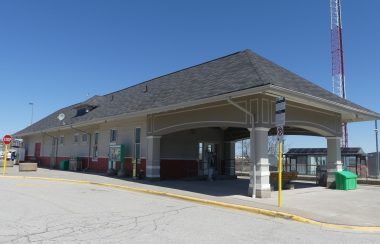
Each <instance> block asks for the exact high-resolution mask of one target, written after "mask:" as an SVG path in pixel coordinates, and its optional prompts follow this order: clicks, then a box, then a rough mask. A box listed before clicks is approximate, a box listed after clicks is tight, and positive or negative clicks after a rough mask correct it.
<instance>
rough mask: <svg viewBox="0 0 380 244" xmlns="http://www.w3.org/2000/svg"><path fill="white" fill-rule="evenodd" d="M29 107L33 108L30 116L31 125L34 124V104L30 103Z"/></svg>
mask: <svg viewBox="0 0 380 244" xmlns="http://www.w3.org/2000/svg"><path fill="white" fill-rule="evenodd" d="M29 105H30V106H32V114H31V116H30V124H33V107H34V103H33V102H30V103H29Z"/></svg>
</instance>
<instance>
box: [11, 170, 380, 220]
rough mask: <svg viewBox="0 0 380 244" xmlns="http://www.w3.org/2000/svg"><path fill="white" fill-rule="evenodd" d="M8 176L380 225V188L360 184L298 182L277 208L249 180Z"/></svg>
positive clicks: (45, 173)
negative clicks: (254, 193) (251, 193)
mask: <svg viewBox="0 0 380 244" xmlns="http://www.w3.org/2000/svg"><path fill="white" fill-rule="evenodd" d="M7 175H8V176H12V175H13V176H38V177H52V178H64V179H73V180H87V181H91V182H99V183H110V184H118V185H124V186H129V187H135V188H144V189H148V190H154V191H161V192H169V193H173V194H179V195H185V196H190V197H196V198H200V199H208V200H212V201H218V202H224V203H230V204H237V205H242V206H249V207H255V208H261V209H267V210H272V211H281V212H285V213H290V214H294V215H297V216H301V217H305V218H308V219H311V220H315V221H319V222H323V223H331V224H339V225H352V226H380V211H379V206H380V187H379V186H373V185H371V186H369V185H359V186H358V189H357V190H353V191H340V190H333V189H326V188H324V187H320V186H316V185H315V184H312V183H310V182H298V183H297V184H296V185H295V186H296V189H294V190H284V191H283V207H282V208H278V207H277V192H272V197H271V198H269V199H260V198H257V199H253V198H250V197H248V196H247V195H246V194H247V188H248V179H246V178H244V177H243V178H238V179H237V180H216V181H212V182H209V181H185V180H175V181H154V182H152V181H147V180H132V179H131V178H123V179H119V178H116V177H108V176H106V175H99V174H91V173H82V172H69V171H60V170H49V169H43V168H39V169H38V171H37V172H18V167H17V166H15V167H13V168H8V171H7Z"/></svg>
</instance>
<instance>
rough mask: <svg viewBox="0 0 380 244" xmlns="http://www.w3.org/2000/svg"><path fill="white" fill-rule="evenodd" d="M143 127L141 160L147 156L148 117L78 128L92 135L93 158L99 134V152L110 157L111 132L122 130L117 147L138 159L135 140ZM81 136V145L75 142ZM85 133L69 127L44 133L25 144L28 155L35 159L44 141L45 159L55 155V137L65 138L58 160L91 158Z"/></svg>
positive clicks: (59, 150)
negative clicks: (37, 144)
mask: <svg viewBox="0 0 380 244" xmlns="http://www.w3.org/2000/svg"><path fill="white" fill-rule="evenodd" d="M136 127H140V128H141V157H142V158H145V157H146V136H145V135H146V117H140V118H134V119H129V120H119V121H113V122H104V123H101V124H97V125H93V126H86V127H78V129H79V130H82V131H85V132H88V133H91V137H92V138H91V139H92V140H91V156H92V155H93V145H94V134H95V132H98V133H99V142H98V150H99V151H98V152H99V157H101V158H102V157H108V148H109V144H110V130H111V129H116V130H117V131H118V136H117V141H116V144H124V145H125V149H126V153H125V157H133V156H134V138H135V128H136ZM75 134H78V135H79V141H78V143H75V142H74V135H75ZM82 134H83V133H82V132H80V131H78V130H75V129H72V128H68V129H62V130H60V131H55V132H49V133H48V135H47V134H46V133H41V134H37V135H33V136H27V137H25V138H24V139H25V144H26V145H28V156H34V145H35V143H36V142H41V143H42V147H41V156H50V155H51V154H52V147H53V146H52V140H53V138H52V137H60V136H64V144H63V145H61V144H59V143H58V155H57V156H58V157H88V152H89V141H90V138H89V137H88V138H87V142H82Z"/></svg>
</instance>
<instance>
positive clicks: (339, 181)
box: [335, 171, 358, 190]
mask: <svg viewBox="0 0 380 244" xmlns="http://www.w3.org/2000/svg"><path fill="white" fill-rule="evenodd" d="M357 178H358V176H357V175H356V174H354V173H352V172H350V171H340V172H335V184H336V189H337V190H355V189H356V187H357Z"/></svg>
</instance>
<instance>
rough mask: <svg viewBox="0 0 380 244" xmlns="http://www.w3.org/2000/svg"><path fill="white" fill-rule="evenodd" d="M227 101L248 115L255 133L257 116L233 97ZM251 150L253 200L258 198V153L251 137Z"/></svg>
mask: <svg viewBox="0 0 380 244" xmlns="http://www.w3.org/2000/svg"><path fill="white" fill-rule="evenodd" d="M227 101H228V102H229V103H230V104H232V105H233V106H235V107H236V108H238V109H240V110H241V111H243V112H244V113H246V114H248V115H249V116H250V117H251V123H252V126H251V130H252V131H251V133H254V129H255V116H254V114H253V113H251V112H250V111H248V110H247V109H246V108H244V107H242V106H240V105H239V104H237V103H236V102H234V101H232V100H231V97H228V98H227ZM250 139H251V140H250V150H251V155H252V156H253V157H252V158H251V163H252V168H253V169H252V171H253V172H252V177H253V184H252V188H253V189H252V191H253V193H252V198H256V159H255V158H254V157H255V156H256V153H255V148H254V146H253V141H252V136H250Z"/></svg>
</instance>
